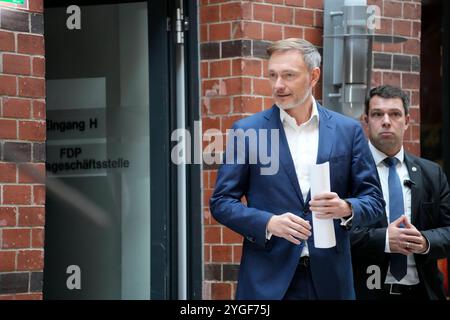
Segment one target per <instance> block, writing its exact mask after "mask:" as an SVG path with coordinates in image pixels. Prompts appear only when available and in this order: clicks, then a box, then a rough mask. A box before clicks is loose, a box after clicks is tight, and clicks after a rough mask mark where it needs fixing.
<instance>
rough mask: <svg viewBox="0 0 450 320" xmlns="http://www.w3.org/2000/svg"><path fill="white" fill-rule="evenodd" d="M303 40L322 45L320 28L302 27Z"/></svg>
mask: <svg viewBox="0 0 450 320" xmlns="http://www.w3.org/2000/svg"><path fill="white" fill-rule="evenodd" d="M304 34H305V40H308V41H309V42H311V43H312V44H314V45H316V46H319V47H322V46H323V38H322V30H321V29H316V28H313V29H310V28H305V29H304Z"/></svg>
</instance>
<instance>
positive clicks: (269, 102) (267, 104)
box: [264, 98, 274, 110]
mask: <svg viewBox="0 0 450 320" xmlns="http://www.w3.org/2000/svg"><path fill="white" fill-rule="evenodd" d="M273 104H274V102H273V98H264V110H267V109H270V108H272V106H273Z"/></svg>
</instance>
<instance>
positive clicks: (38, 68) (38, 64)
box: [33, 57, 45, 77]
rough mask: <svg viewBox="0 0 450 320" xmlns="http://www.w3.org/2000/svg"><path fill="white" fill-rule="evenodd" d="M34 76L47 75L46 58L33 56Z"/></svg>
mask: <svg viewBox="0 0 450 320" xmlns="http://www.w3.org/2000/svg"><path fill="white" fill-rule="evenodd" d="M33 76H35V77H44V76H45V59H44V58H38V57H36V58H33Z"/></svg>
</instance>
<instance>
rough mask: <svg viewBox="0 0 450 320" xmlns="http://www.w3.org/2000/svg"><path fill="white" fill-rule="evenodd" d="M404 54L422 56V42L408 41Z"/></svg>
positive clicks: (404, 45)
mask: <svg viewBox="0 0 450 320" xmlns="http://www.w3.org/2000/svg"><path fill="white" fill-rule="evenodd" d="M403 53H405V54H415V55H420V41H419V40H417V39H408V41H406V42H405V43H404V44H403Z"/></svg>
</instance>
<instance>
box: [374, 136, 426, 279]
mask: <svg viewBox="0 0 450 320" xmlns="http://www.w3.org/2000/svg"><path fill="white" fill-rule="evenodd" d="M369 147H370V151H371V152H372V156H373V159H374V160H375V164H376V166H377V170H378V175H379V177H380V183H381V189H382V191H383V198H384V201H385V202H386V216H387V222H388V224H389V183H388V178H389V168H388V167H387V166H386V165H385V164H384V163H383V160H384V159H385V158H386V157H387V155H386V154H384V153H383V152H381V151H380V150H378V149H377V148H375V147H374V146H373V145H372V143H370V142H369ZM395 158H397V159H398V160H399V162H398V163H397V166H396V170H397V174H398V176H399V178H400V182H401V185H402V191H403V203H404V208H405V215H406V218H407V219H408V221H410V222H411V189H410V188H409V187H406V186H405V185H404V184H403V181H405V180H409V173H408V168H407V167H406V164H405V161H404V160H405V154H404V150H403V147H402V148H401V149H400V151H399V152H398V153H397V154H396V155H395ZM384 252H386V253H390V252H391V250H390V248H389V234H388V230H387V229H386V240H385V249H384ZM407 266H408V267H407V272H406V275H405V276H404V277H403V279H401V280H400V281H397V279H395V278H394V276H393V275H392V274H391V271H390V266H389V268H388V272H387V275H386V280H385V283H398V284H404V285H415V284H418V283H419V282H420V281H419V275H418V273H417V268H416V261H415V259H414V255H413V254H410V255H408V256H407Z"/></svg>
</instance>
